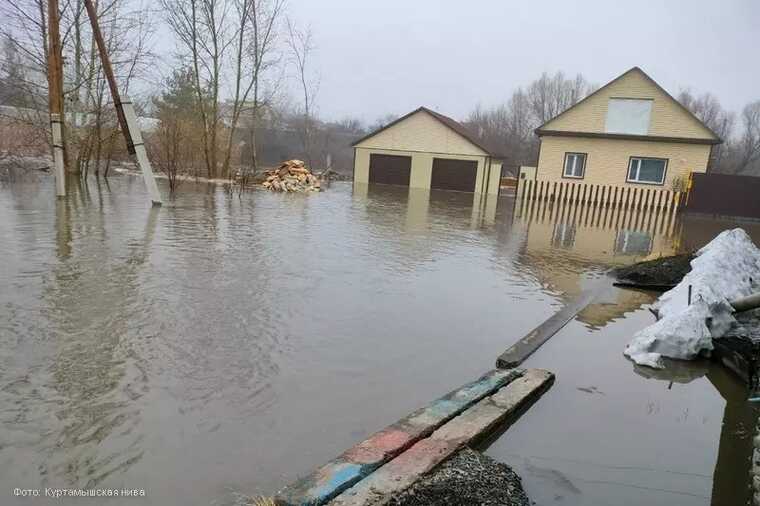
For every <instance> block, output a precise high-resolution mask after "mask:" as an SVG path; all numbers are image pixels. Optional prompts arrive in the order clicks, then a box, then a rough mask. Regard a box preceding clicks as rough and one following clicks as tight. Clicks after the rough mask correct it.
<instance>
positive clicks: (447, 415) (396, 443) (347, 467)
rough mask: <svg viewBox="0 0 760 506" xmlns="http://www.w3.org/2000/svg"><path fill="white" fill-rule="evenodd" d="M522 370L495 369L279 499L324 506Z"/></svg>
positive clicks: (289, 505)
mask: <svg viewBox="0 0 760 506" xmlns="http://www.w3.org/2000/svg"><path fill="white" fill-rule="evenodd" d="M523 373H524V371H522V370H521V369H508V370H503V369H494V370H491V371H489V372H487V373H486V374H484V375H483V376H481V377H480V378H479V379H477V380H475V381H473V382H471V383H467V384H466V385H463V386H462V387H460V388H459V389H457V390H454V391H452V392H450V393H448V394H447V395H444V396H443V397H441V398H439V399H437V400H435V401H433V402H431V403H430V404H428V405H427V406H425V407H423V408H420V409H418V410H417V411H415V412H413V413H412V414H410V415H409V416H407V417H405V418H402V419H401V420H399V421H398V422H396V423H394V424H392V425H390V426H388V427H386V428H385V429H382V430H381V431H379V432H376V433H375V434H373V435H371V436H370V437H368V438H367V439H365V440H364V441H362V442H361V443H359V444H357V445H356V446H354V447H352V448H350V449H348V450H346V451H345V452H344V453H343V454H342V455H340V456H339V457H337V458H336V459H334V460H332V461H330V462H328V463H327V464H325V465H324V466H322V467H320V468H319V469H317V470H316V471H314V472H313V473H311V474H310V475H308V476H306V477H304V478H302V479H300V480H298V481H296V482H295V483H293V484H291V485H289V486H287V487H285V489H283V491H282V492H280V493H279V494H278V495H277V503H278V504H282V505H283V506H321V505H322V504H325V503H327V501H329V500H330V499H332V498H334V497H336V496H337V495H338V494H340V493H341V492H343V491H344V490H346V489H348V488H350V487H351V486H353V485H355V484H356V483H357V482H359V481H360V480H362V479H363V478H365V477H366V476H368V475H369V474H370V473H372V472H373V471H374V470H375V469H377V468H379V467H380V466H382V465H383V464H385V463H386V462H388V461H390V460H391V459H393V458H394V457H396V456H397V455H399V454H400V453H401V452H403V451H404V450H407V449H408V448H409V447H411V446H412V445H414V444H415V443H417V442H418V441H420V440H421V439H423V438H426V437H428V436H429V435H430V434H432V433H433V431H435V430H436V429H437V428H439V427H440V426H442V425H443V424H445V423H446V422H448V421H449V420H451V419H452V418H454V417H455V416H457V415H458V414H460V413H462V412H463V411H464V410H466V409H467V408H469V407H470V406H472V405H473V404H475V403H476V402H478V401H480V400H481V399H483V398H485V397H486V396H488V395H490V394H492V393H494V392H495V391H497V390H499V389H500V388H501V387H503V386H504V385H507V384H509V383H510V382H513V381H514V380H515V379H516V378H519V377H520V376H522V374H523Z"/></svg>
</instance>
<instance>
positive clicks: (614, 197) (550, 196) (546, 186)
mask: <svg viewBox="0 0 760 506" xmlns="http://www.w3.org/2000/svg"><path fill="white" fill-rule="evenodd" d="M517 196H518V198H521V199H523V200H538V201H542V202H554V203H578V204H594V205H603V206H608V207H610V206H611V207H621V208H629V209H633V210H639V209H641V210H655V209H656V210H661V211H665V212H668V213H670V212H676V211H678V209H679V208H680V206H681V201H682V197H683V192H678V191H672V190H668V189H665V188H659V187H658V188H646V187H640V186H618V185H601V184H588V183H579V182H571V181H542V180H536V179H527V180H526V179H524V180H521V181H520V186H519V188H518V190H517Z"/></svg>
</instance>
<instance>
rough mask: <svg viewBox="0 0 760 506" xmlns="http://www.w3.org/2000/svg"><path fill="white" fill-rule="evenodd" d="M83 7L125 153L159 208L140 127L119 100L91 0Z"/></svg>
mask: <svg viewBox="0 0 760 506" xmlns="http://www.w3.org/2000/svg"><path fill="white" fill-rule="evenodd" d="M84 5H85V8H86V9H87V17H89V18H90V25H91V26H92V34H93V38H94V39H95V42H96V43H97V46H98V53H99V54H100V61H101V63H102V64H103V73H104V74H105V76H106V80H107V81H108V87H109V89H110V90H111V98H112V99H113V103H114V106H115V107H116V117H117V118H118V119H119V126H120V127H121V132H122V134H123V135H124V140H125V141H126V143H127V151H129V153H130V154H132V155H135V157H136V158H137V164H138V165H139V166H140V170H141V172H142V175H143V180H144V181H145V186H146V188H147V189H148V194H150V200H151V202H153V205H154V206H160V205H161V193H160V192H159V191H158V185H156V179H155V177H154V176H153V169H152V168H151V166H150V160H149V159H148V153H147V152H146V151H145V145H144V144H143V140H142V135H141V134H140V126H139V125H138V124H137V116H136V115H135V109H134V107H133V106H132V102H129V101H128V100H124V101H122V99H121V95H120V93H119V87H118V86H117V85H116V77H114V73H113V68H112V67H111V59H110V58H109V57H108V51H107V49H106V44H105V41H104V40H103V34H102V32H101V31H100V26H99V25H98V13H97V12H96V10H95V6H94V5H93V4H92V0H84Z"/></svg>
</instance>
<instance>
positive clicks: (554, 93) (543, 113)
mask: <svg viewBox="0 0 760 506" xmlns="http://www.w3.org/2000/svg"><path fill="white" fill-rule="evenodd" d="M593 89H594V87H593V86H592V85H590V84H589V83H588V82H587V81H586V79H585V78H584V77H583V76H582V75H580V74H578V75H577V76H576V77H575V79H567V78H565V75H564V74H563V73H562V72H557V73H556V74H554V75H553V76H550V75H549V74H547V73H546V72H544V73H543V74H541V77H539V78H538V79H537V80H535V81H533V82H532V83H531V84H530V86H528V89H527V96H528V100H529V103H530V106H531V110H532V112H533V115H534V117H535V119H536V121H537V122H538V124H539V125H540V124H543V123H546V122H547V121H549V120H550V119H552V118H553V117H555V116H557V115H558V114H559V113H561V112H562V111H564V110H566V109H569V108H570V107H572V106H573V105H575V104H576V103H578V102H579V101H580V100H581V99H582V98H583V97H585V96H587V95H588V94H589V93H591V92H592V91H593Z"/></svg>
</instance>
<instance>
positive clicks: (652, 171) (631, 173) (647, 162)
mask: <svg viewBox="0 0 760 506" xmlns="http://www.w3.org/2000/svg"><path fill="white" fill-rule="evenodd" d="M667 167H668V161H667V160H665V159H663V158H640V157H632V158H631V161H630V163H629V165H628V181H629V182H631V183H646V184H662V183H663V182H665V170H666V169H667Z"/></svg>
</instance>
